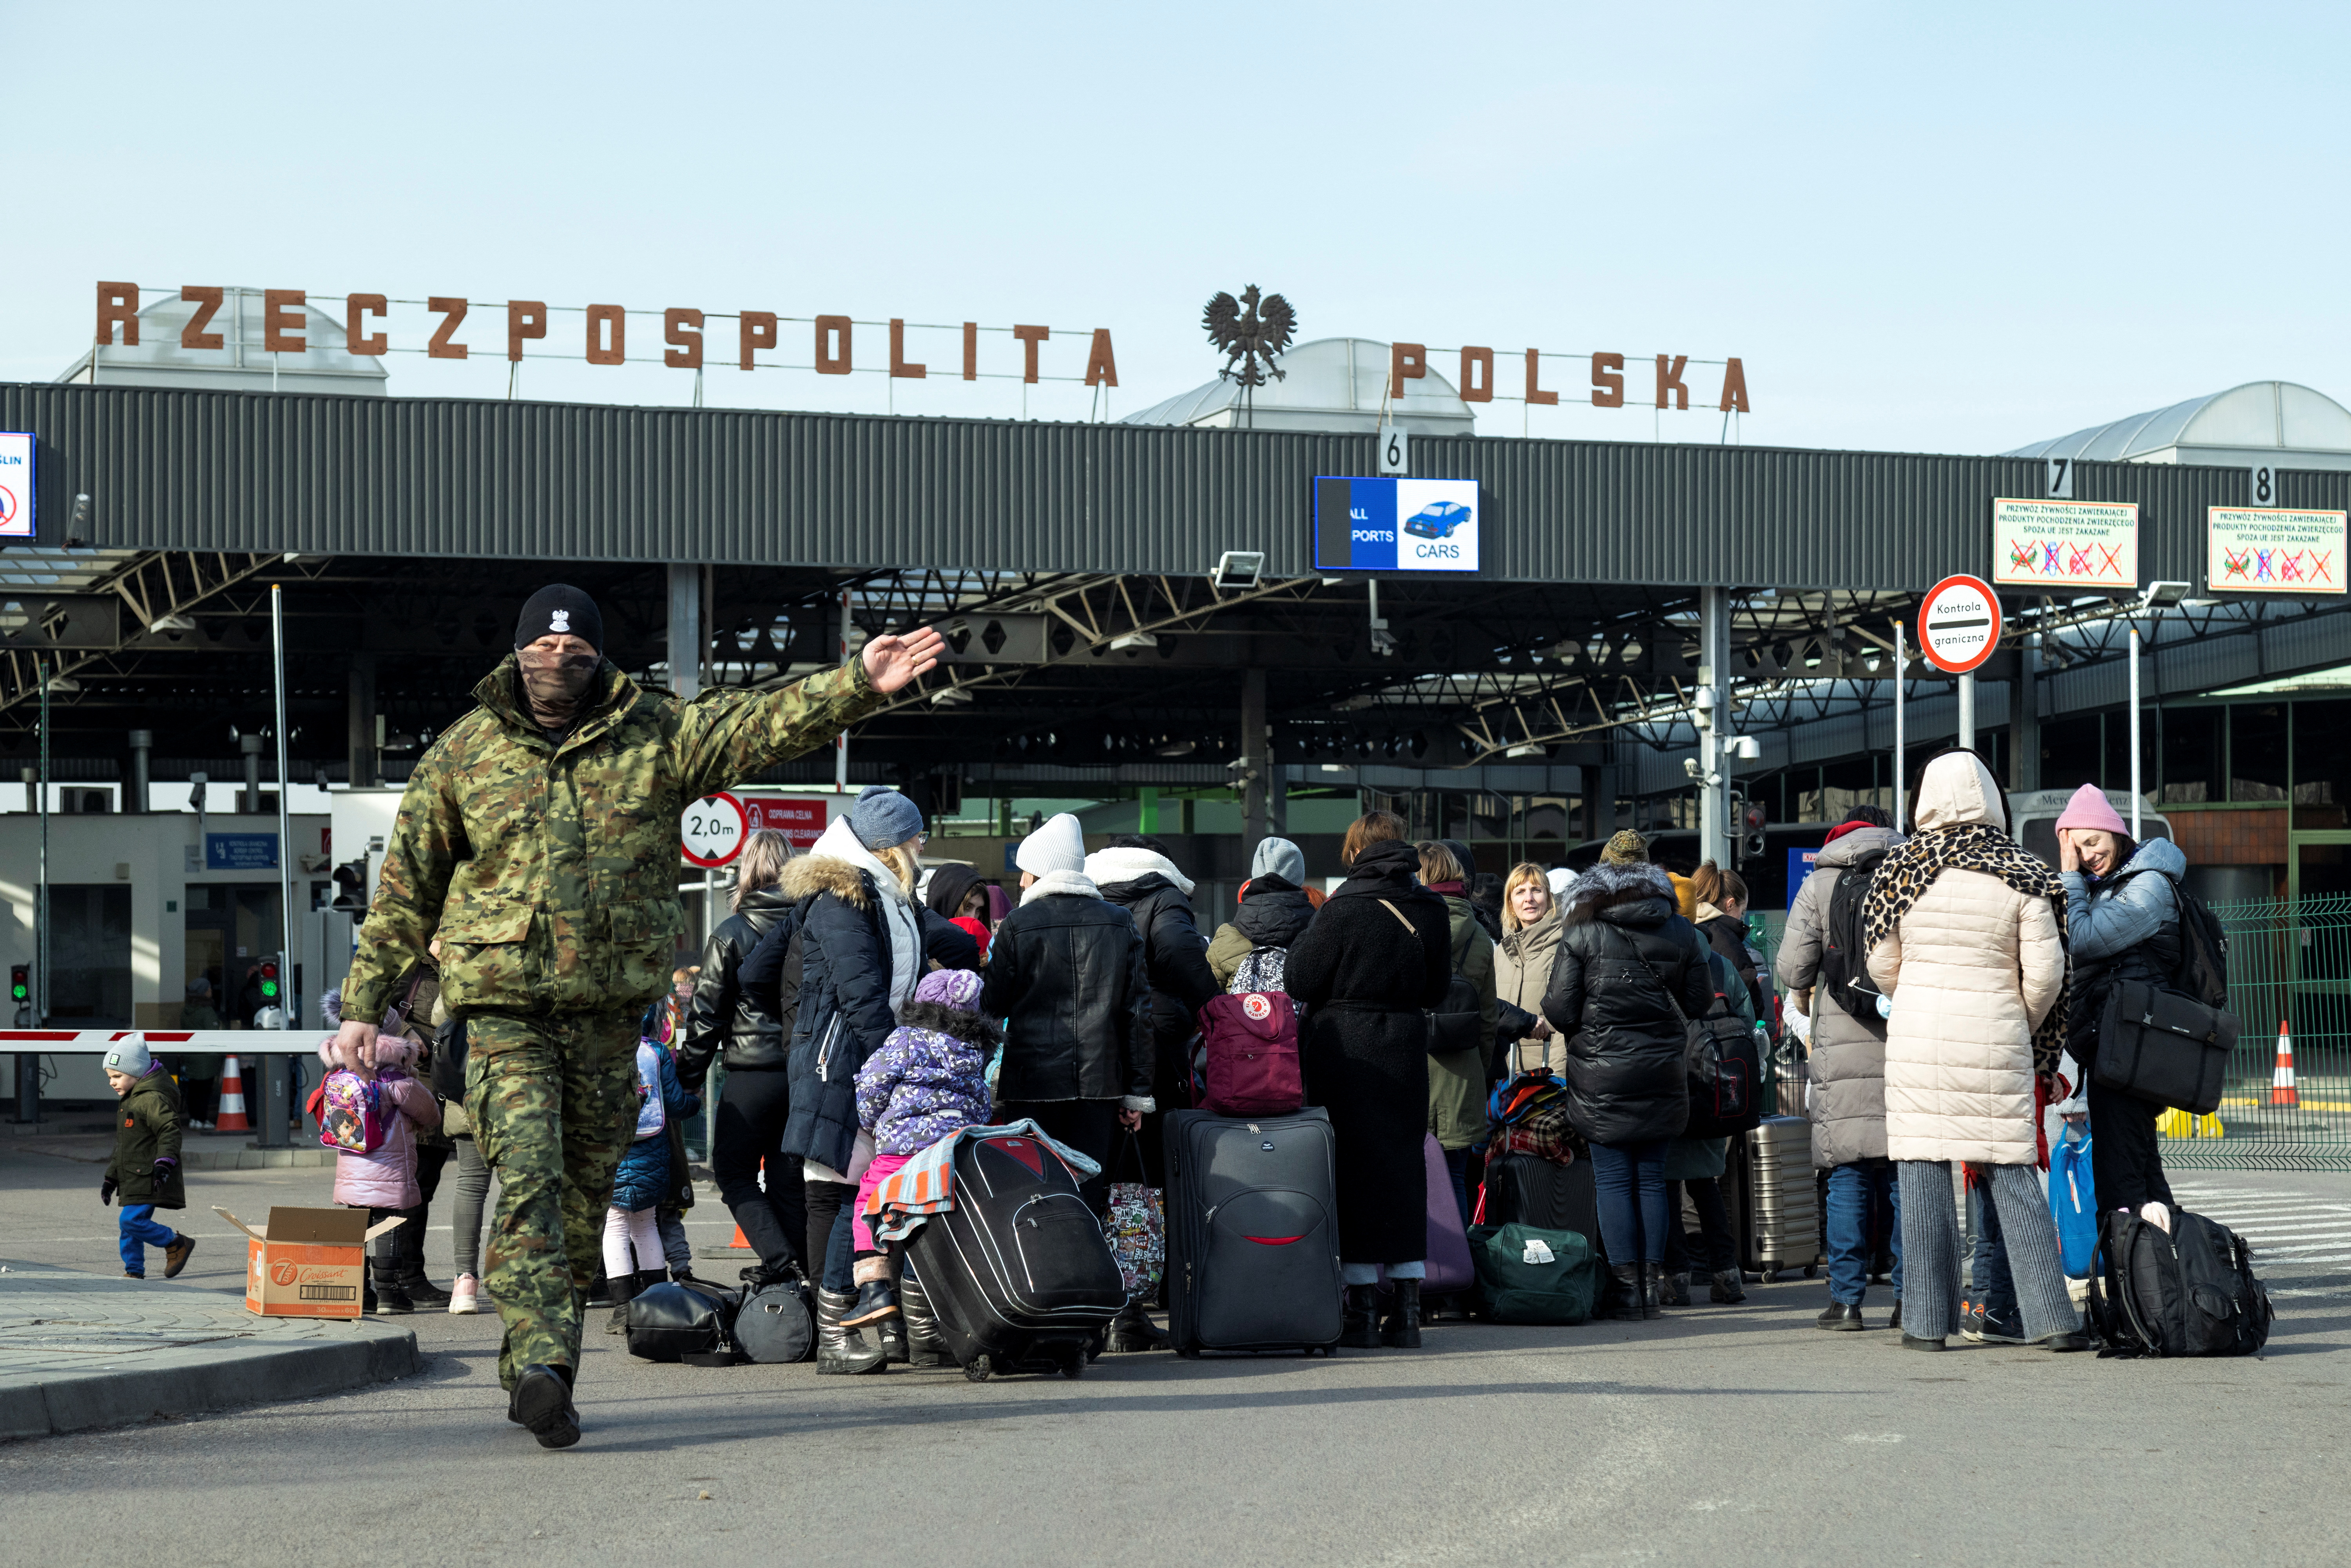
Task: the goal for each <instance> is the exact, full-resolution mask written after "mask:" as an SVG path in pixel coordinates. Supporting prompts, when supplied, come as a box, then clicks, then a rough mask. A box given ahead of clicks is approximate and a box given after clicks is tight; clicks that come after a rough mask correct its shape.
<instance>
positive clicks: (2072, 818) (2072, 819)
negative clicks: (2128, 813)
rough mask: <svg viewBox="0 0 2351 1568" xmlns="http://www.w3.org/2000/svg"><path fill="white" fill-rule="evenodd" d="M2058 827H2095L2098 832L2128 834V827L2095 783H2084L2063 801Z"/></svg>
mask: <svg viewBox="0 0 2351 1568" xmlns="http://www.w3.org/2000/svg"><path fill="white" fill-rule="evenodd" d="M2057 825H2058V826H2059V827H2060V828H2095V829H2096V830H2097V831H2100V832H2107V833H2118V834H2121V835H2123V836H2125V837H2127V836H2129V833H2130V827H2129V825H2128V824H2127V823H2126V822H2125V821H2123V820H2122V818H2121V817H2120V816H2118V815H2116V811H2115V809H2114V808H2113V807H2112V806H2110V805H2108V804H2107V803H2106V796H2105V791H2104V790H2103V789H2099V788H2098V787H2097V786H2096V785H2095V784H2085V785H2083V786H2082V787H2081V788H2080V789H2076V790H2074V798H2073V799H2072V800H2068V801H2066V802H2065V810H2064V813H2063V814H2061V815H2060V816H2059V817H2058V819H2057Z"/></svg>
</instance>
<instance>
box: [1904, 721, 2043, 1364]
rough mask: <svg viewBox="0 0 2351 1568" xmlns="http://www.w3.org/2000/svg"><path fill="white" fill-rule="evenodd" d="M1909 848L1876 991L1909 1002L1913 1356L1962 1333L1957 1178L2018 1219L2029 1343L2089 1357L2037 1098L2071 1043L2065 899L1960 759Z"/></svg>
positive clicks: (1989, 783) (1936, 778)
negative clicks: (2050, 1189) (1975, 1184)
mask: <svg viewBox="0 0 2351 1568" xmlns="http://www.w3.org/2000/svg"><path fill="white" fill-rule="evenodd" d="M1915 801H1916V803H1915V805H1914V806H1913V808H1912V821H1913V827H1912V830H1911V837H1910V839H1909V840H1908V841H1907V842H1905V843H1903V844H1901V845H1899V846H1897V847H1896V848H1895V849H1894V850H1893V851H1892V852H1889V853H1888V854H1887V855H1886V861H1885V862H1884V864H1882V865H1881V866H1880V867H1879V868H1878V872H1877V876H1876V880H1875V881H1874V882H1873V883H1871V886H1870V894H1869V899H1868V902H1867V903H1866V904H1864V905H1863V914H1862V918H1863V924H1864V926H1865V934H1866V939H1867V941H1868V943H1869V973H1870V977H1872V978H1873V979H1875V980H1876V982H1877V985H1878V988H1879V989H1881V990H1883V991H1884V992H1885V993H1886V996H1887V997H1889V998H1892V1000H1893V1009H1894V1011H1893V1016H1892V1018H1891V1019H1889V1020H1888V1021H1887V1024H1886V1154H1887V1155H1889V1156H1890V1157H1891V1158H1892V1159H1893V1160H1894V1161H1895V1162H1896V1165H1897V1166H1898V1168H1899V1171H1900V1176H1899V1177H1898V1179H1899V1181H1900V1183H1901V1186H1902V1251H1903V1264H1904V1271H1903V1281H1902V1303H1901V1307H1900V1320H1899V1321H1900V1322H1901V1324H1902V1329H1903V1334H1902V1343H1903V1344H1904V1345H1905V1346H1906V1347H1907V1348H1915V1349H1918V1350H1941V1349H1942V1348H1944V1345H1943V1342H1944V1340H1945V1339H1946V1338H1947V1337H1949V1335H1950V1334H1952V1333H1956V1332H1957V1331H1958V1327H1959V1323H1958V1318H1957V1313H1958V1311H1959V1289H1958V1286H1959V1227H1958V1224H1957V1221H1956V1219H1955V1218H1954V1212H1953V1206H1952V1198H1951V1166H1950V1162H1952V1161H1954V1160H1958V1161H1964V1162H1966V1163H1968V1164H1970V1165H1972V1166H1975V1167H1976V1169H1977V1172H1978V1176H1979V1178H1980V1179H1981V1180H1982V1181H1983V1182H1984V1183H1985V1185H1986V1186H1987V1187H1988V1188H1989V1190H1990V1191H1991V1197H1992V1201H1993V1203H1994V1204H1995V1205H1997V1207H1998V1208H1999V1212H2000V1221H2001V1231H2002V1234H2003V1235H2004V1236H2005V1238H2006V1239H2007V1242H2008V1250H2009V1268H2010V1270H2011V1274H2012V1275H2013V1276H2014V1278H2015V1281H2016V1292H2017V1304H2018V1306H2019V1308H2020V1309H2021V1310H2022V1313H2023V1316H2024V1332H2025V1337H2026V1338H2028V1339H2030V1340H2034V1341H2038V1342H2040V1343H2043V1344H2045V1345H2047V1346H2048V1347H2049V1348H2050V1349H2052V1350H2082V1349H2085V1348H2086V1342H2085V1340H2084V1339H2083V1338H2082V1335H2081V1333H2080V1332H2079V1331H2080V1328H2081V1318H2080V1315H2079V1314H2078V1313H2076V1312H2074V1306H2073V1302H2072V1301H2071V1300H2070V1298H2069V1297H2068V1296H2067V1295H2066V1292H2065V1276H2064V1269H2063V1268H2062V1266H2061V1264H2060V1262H2059V1258H2058V1251H2057V1228H2056V1226H2055V1224H2054V1223H2053V1221H2052V1220H2051V1219H2050V1217H2049V1207H2048V1204H2047V1202H2046V1201H2045V1200H2044V1199H2043V1197H2042V1194H2041V1188H2040V1186H2039V1184H2038V1183H2037V1182H2036V1181H2035V1180H2034V1179H2033V1174H2032V1173H2033V1168H2034V1166H2035V1165H2036V1164H2037V1162H2038V1158H2039V1152H2038V1143H2037V1138H2036V1134H2035V1123H2036V1121H2037V1119H2038V1113H2037V1111H2036V1109H2035V1103H2034V1096H2033V1086H2034V1081H2035V1079H2036V1078H2043V1079H2045V1078H2046V1077H2047V1076H2048V1075H2049V1074H2051V1073H2053V1072H2054V1071H2056V1066H2057V1053H2058V1051H2059V1050H2060V1049H2061V1048H2062V1047H2063V1045H2064V1035H2065V1019H2064V1011H2065V1009H2064V1001H2065V926H2064V909H2065V892H2064V884H2063V883H2060V882H2059V881H2058V879H2057V874H2056V873H2054V872H2053V871H2052V870H2051V869H2050V868H2049V867H2048V866H2047V865H2045V864H2043V862H2041V861H2039V860H2037V859H2035V858H2034V857H2033V856H2032V855H2031V854H2028V853H2027V852H2025V851H2024V850H2023V849H2022V848H2021V847H2019V846H2018V844H2017V842H2016V841H2015V840H2014V839H2012V838H2011V837H2010V836H2009V833H2008V821H2009V819H2008V804H2007V800H2006V799H2005V798H2004V797H2003V796H2002V795H2001V789H2000V785H1999V783H1998V782H1997V781H1996V780H1995V779H1993V778H1992V775H1991V769H1990V768H1986V767H1985V766H1984V763H1983V759H1982V758H1980V757H1978V756H1977V755H1976V754H1975V753H1974V752H1972V751H1967V750H1951V751H1946V752H1943V753H1941V754H1940V755H1938V756H1937V757H1935V758H1932V759H1931V760H1929V761H1928V764H1927V766H1926V768H1925V769H1924V771H1923V772H1922V773H1921V774H1920V776H1919V780H1918V789H1917V794H1916V797H1915Z"/></svg>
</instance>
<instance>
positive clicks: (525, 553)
mask: <svg viewBox="0 0 2351 1568" xmlns="http://www.w3.org/2000/svg"><path fill="white" fill-rule="evenodd" d="M0 429H11V430H32V431H35V432H37V433H38V434H40V436H41V438H42V443H43V450H42V455H41V473H40V482H41V505H42V510H43V514H44V516H45V517H61V516H63V515H64V508H65V507H67V506H68V504H69V503H70V498H71V497H72V496H73V495H74V494H75V493H76V492H77V491H84V490H86V491H88V492H89V494H90V496H91V497H93V501H94V516H93V527H92V533H93V542H94V543H98V544H102V545H104V546H107V547H110V548H117V549H122V548H137V549H191V550H236V551H244V550H254V551H266V550H291V551H298V552H300V553H302V554H321V555H325V554H334V555H349V554H363V555H387V556H389V555H430V556H461V557H462V556H484V557H494V558H501V559H555V560H611V561H705V562H713V563H719V564H725V563H734V562H739V563H746V564H772V565H799V566H817V567H839V568H854V569H862V570H872V569H876V568H893V567H908V566H925V567H938V568H943V569H962V570H1051V571H1077V572H1098V573H1123V572H1145V573H1149V572H1169V573H1182V574H1193V573H1198V572H1202V571H1205V570H1207V569H1208V568H1209V567H1210V566H1211V565H1212V564H1213V563H1214V562H1215V560H1216V559H1217V555H1218V554H1219V553H1220V552H1221V551H1224V550H1227V549H1261V550H1264V551H1266V552H1267V553H1268V556H1269V558H1270V559H1269V561H1268V566H1269V569H1270V570H1272V571H1274V572H1276V573H1280V574H1283V575H1303V574H1304V573H1305V572H1307V571H1309V570H1311V564H1310V558H1309V533H1310V526H1311V500H1312V497H1311V480H1312V478H1313V477H1314V476H1316V475H1318V474H1368V473H1370V472H1372V470H1373V468H1374V451H1373V442H1374V437H1372V436H1370V435H1343V434H1320V433H1298V432H1281V431H1264V430H1257V431H1236V430H1196V429H1175V428H1151V427H1145V426H1137V425H1127V424H1050V423H1015V422H1007V421H969V420H943V419H905V418H889V417H882V416H865V415H850V414H829V413H777V412H744V411H728V410H717V409H682V408H624V407H613V406H609V405H603V404H562V403H535V402H473V401H458V400H450V399H433V398H415V399H408V398H393V399H379V398H343V397H331V396H319V395H317V394H310V395H294V394H281V395H269V394H256V393H243V392H208V391H189V390H183V389H162V388H144V387H108V386H104V385H100V386H97V387H86V386H42V385H22V384H0ZM1413 466H1414V468H1415V471H1416V472H1417V473H1419V474H1422V475H1426V476H1447V477H1453V478H1463V479H1475V480H1477V481H1479V484H1480V485H1481V486H1482V487H1483V493H1484V497H1485V505H1486V513H1487V515H1486V518H1485V522H1484V525H1483V538H1482V540H1481V554H1482V557H1483V563H1484V570H1482V571H1481V572H1480V573H1479V576H1481V577H1485V578H1489V579H1502V580H1520V581H1572V582H1593V583H1628V584H1651V585H1664V586H1688V585H1698V584H1706V583H1713V584H1721V585H1725V586H1731V587H1748V586H1751V585H1755V584H1775V585H1779V586H1783V587H1791V588H1826V587H1836V588H1845V589H1872V590H1874V589H1883V590H1916V589H1922V588H1925V587H1927V586H1928V585H1930V584H1931V583H1932V582H1934V581H1935V580H1937V579H1938V578H1940V577H1942V576H1944V575H1945V574H1947V573H1949V572H1953V571H1976V572H1982V571H1985V570H1988V568H1989V566H1990V564H1991V513H1990V508H1991V499H1992V497H1995V496H2019V497H2033V496H2038V495H2040V494H2041V491H2042V486H2043V465H2042V464H2040V463H2039V462H2038V461H2035V460H2032V459H2025V458H2017V457H1968V456H1936V455H1919V454H1909V453H1856V452H1827V451H1799V450H1789V449H1783V448H1768V447H1736V446H1683V445H1652V444H1631V443H1602V442H1567V441H1530V440H1520V439H1513V438H1509V437H1466V438H1458V439H1429V438H1421V439H1416V441H1415V442H1414V443H1413ZM2245 484H2246V479H2245V475H2244V473H2243V472H2242V471H2241V470H2237V469H2219V468H2195V467H2186V466H2170V465H2145V464H2113V465H2086V466H2085V467H2083V468H2082V469H2081V470H2080V471H2079V472H2078V473H2077V474H2076V476H2075V480H2074V494H2075V495H2076V496H2077V497H2080V498H2082V499H2085V500H2093V499H2099V500H2136V501H2138V502H2139V503H2140V504H2141V506H2142V507H2143V508H2144V511H2143V514H2142V517H2143V523H2144V528H2143V531H2142V536H2141V545H2140V559H2141V563H2142V564H2141V571H2142V573H2143V575H2144V576H2146V577H2147V578H2149V579H2156V578H2192V577H2193V576H2194V575H2195V570H2194V569H2195V567H2196V565H2197V556H2198V553H2199V546H2200V541H2201V536H2202V530H2203V517H2204V514H2203V508H2204V507H2206V506H2207V505H2241V504H2243V502H2244V500H2245V494H2244V491H2245ZM2282 488H2283V499H2284V500H2285V501H2286V503H2287V504H2288V505H2294V506H2325V507H2344V506H2346V497H2351V475H2346V474H2342V473H2334V474H2319V473H2298V474H2288V475H2286V476H2283V485H2282Z"/></svg>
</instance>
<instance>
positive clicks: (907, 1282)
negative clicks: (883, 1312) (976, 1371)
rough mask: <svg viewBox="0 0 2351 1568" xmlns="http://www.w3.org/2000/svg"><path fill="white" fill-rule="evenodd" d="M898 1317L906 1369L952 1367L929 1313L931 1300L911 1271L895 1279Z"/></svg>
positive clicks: (935, 1320) (953, 1358)
mask: <svg viewBox="0 0 2351 1568" xmlns="http://www.w3.org/2000/svg"><path fill="white" fill-rule="evenodd" d="M898 1313H899V1316H901V1317H902V1318H904V1320H905V1323H906V1364H907V1365H908V1366H911V1367H914V1368H915V1369H917V1370H922V1371H926V1370H929V1369H932V1368H935V1367H942V1366H953V1365H954V1364H955V1357H953V1356H952V1355H949V1354H947V1347H946V1341H945V1340H942V1339H941V1338H940V1337H939V1321H938V1317H937V1315H936V1314H935V1313H934V1312H932V1311H931V1298H930V1296H929V1294H928V1293H927V1292H926V1291H924V1289H923V1281H921V1279H920V1278H918V1277H917V1276H916V1275H915V1274H914V1270H911V1269H910V1270H905V1271H904V1273H902V1274H900V1275H899V1277H898Z"/></svg>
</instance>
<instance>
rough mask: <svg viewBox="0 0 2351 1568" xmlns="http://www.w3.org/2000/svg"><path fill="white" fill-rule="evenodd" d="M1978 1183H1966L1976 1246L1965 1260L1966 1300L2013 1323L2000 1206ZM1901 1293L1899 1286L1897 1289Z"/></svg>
mask: <svg viewBox="0 0 2351 1568" xmlns="http://www.w3.org/2000/svg"><path fill="white" fill-rule="evenodd" d="M1987 1196H1988V1195H1987V1194H1986V1192H1985V1189H1984V1187H1983V1186H1982V1184H1980V1183H1977V1182H1970V1184H1969V1186H1968V1223H1969V1224H1970V1226H1972V1227H1973V1228H1974V1229H1975V1233H1976V1244H1975V1249H1974V1251H1973V1253H1972V1255H1971V1256H1970V1259H1969V1261H1968V1300H1969V1301H1972V1302H1974V1303H1975V1304H1976V1305H1977V1306H1980V1307H1982V1308H1984V1309H1985V1310H1986V1311H1988V1312H1991V1315H1992V1316H1993V1317H1996V1318H1998V1319H1999V1320H2000V1321H2001V1322H2003V1323H2008V1324H2011V1325H2012V1324H2014V1323H2016V1322H2019V1319H2018V1317H2017V1315H2016V1281H2015V1280H2014V1279H2013V1278H2012V1277H2011V1275H2010V1274H2009V1271H2008V1243H2007V1242H2006V1241H2004V1240H2002V1239H2001V1234H2000V1210H1999V1208H1998V1207H1995V1206H1994V1205H1992V1204H1991V1203H1989V1202H1987V1201H1985V1200H1986V1197H1987ZM1899 1293H1900V1292H1899V1291H1898V1289H1897V1291H1896V1294H1897V1295H1898V1294H1899Z"/></svg>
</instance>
